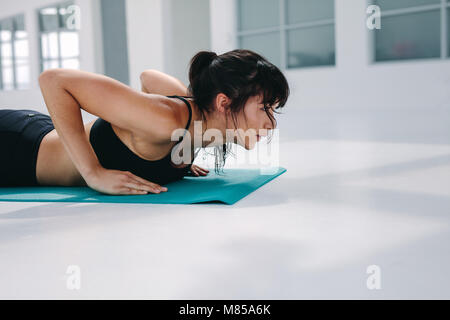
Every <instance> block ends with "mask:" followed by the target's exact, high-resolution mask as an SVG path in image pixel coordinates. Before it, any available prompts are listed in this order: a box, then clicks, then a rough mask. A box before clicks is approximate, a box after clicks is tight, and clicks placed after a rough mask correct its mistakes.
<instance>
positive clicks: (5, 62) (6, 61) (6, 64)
mask: <svg viewBox="0 0 450 320" xmlns="http://www.w3.org/2000/svg"><path fill="white" fill-rule="evenodd" d="M2 67H12V59H11V58H9V59H4V58H3V59H2Z"/></svg>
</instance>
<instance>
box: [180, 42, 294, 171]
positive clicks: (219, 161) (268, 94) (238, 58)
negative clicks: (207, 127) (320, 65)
mask: <svg viewBox="0 0 450 320" xmlns="http://www.w3.org/2000/svg"><path fill="white" fill-rule="evenodd" d="M188 92H189V94H190V95H191V96H192V97H193V98H194V101H195V103H196V104H197V106H198V108H199V110H200V111H201V113H202V118H203V120H204V121H205V120H206V117H205V113H206V114H208V113H211V112H213V111H214V100H215V97H216V96H217V94H219V93H223V94H225V95H226V96H227V97H228V98H230V100H231V103H230V105H229V109H230V111H231V116H232V118H233V122H234V124H235V126H236V115H237V114H238V113H239V112H240V111H242V110H243V108H244V106H245V104H246V102H247V100H248V99H249V98H250V97H252V96H257V95H259V94H262V96H263V101H262V103H263V104H264V105H265V106H266V107H268V108H267V109H266V113H267V116H268V117H269V119H270V121H271V122H272V125H273V127H274V128H275V127H276V121H275V118H274V117H273V116H272V114H271V113H270V112H269V111H268V110H269V107H270V106H273V105H275V104H277V106H276V107H275V109H280V108H282V107H284V105H285V104H286V102H287V99H288V97H289V94H290V89H289V85H288V82H287V80H286V78H285V77H284V75H283V73H282V72H281V71H280V70H279V69H278V68H277V67H276V66H275V65H273V64H272V63H270V62H269V61H268V60H267V59H266V58H264V57H263V56H261V55H259V54H258V53H256V52H254V51H251V50H245V49H236V50H232V51H229V52H226V53H224V54H221V55H217V54H216V53H215V52H212V51H200V52H198V53H197V54H196V55H195V56H194V57H192V59H191V61H190V68H189V86H188ZM269 140H270V139H269ZM231 145H232V142H226V143H225V144H223V145H222V146H217V147H215V148H214V155H215V159H216V161H215V171H216V172H217V173H218V172H219V168H222V167H223V166H224V165H225V159H226V157H227V155H228V153H229V152H230V150H231Z"/></svg>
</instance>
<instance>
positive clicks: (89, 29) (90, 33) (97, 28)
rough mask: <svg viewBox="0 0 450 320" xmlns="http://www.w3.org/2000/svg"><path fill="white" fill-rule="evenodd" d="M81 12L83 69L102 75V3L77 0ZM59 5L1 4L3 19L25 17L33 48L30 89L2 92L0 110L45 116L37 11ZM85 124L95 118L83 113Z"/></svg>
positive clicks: (42, 1)
mask: <svg viewBox="0 0 450 320" xmlns="http://www.w3.org/2000/svg"><path fill="white" fill-rule="evenodd" d="M74 2H75V4H77V5H78V6H80V9H81V29H80V31H79V35H80V68H81V69H82V70H86V71H90V72H98V73H102V72H103V57H102V54H103V53H102V41H101V24H100V3H99V1H98V0H75V1H74ZM55 3H59V2H58V1H57V0H56V1H55V0H14V1H1V4H0V19H2V18H7V17H10V16H13V15H16V14H22V13H23V14H25V27H26V29H27V31H28V39H29V47H30V67H31V70H30V72H31V75H30V79H31V83H30V89H27V90H14V91H2V90H0V108H6V107H7V108H11V109H24V108H26V107H27V108H31V109H34V110H38V111H40V112H43V113H46V114H48V112H47V108H46V107H45V103H44V100H43V98H42V95H41V92H40V89H39V84H38V81H37V79H38V77H39V73H40V66H39V40H38V39H39V26H38V18H37V12H36V10H37V9H39V8H41V7H45V6H47V5H52V4H55ZM83 118H84V120H85V121H88V120H90V119H92V118H93V117H92V116H91V115H89V114H88V113H86V112H84V110H83Z"/></svg>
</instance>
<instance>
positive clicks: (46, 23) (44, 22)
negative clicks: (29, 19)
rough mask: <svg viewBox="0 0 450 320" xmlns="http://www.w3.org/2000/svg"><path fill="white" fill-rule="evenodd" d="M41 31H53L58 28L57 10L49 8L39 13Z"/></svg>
mask: <svg viewBox="0 0 450 320" xmlns="http://www.w3.org/2000/svg"><path fill="white" fill-rule="evenodd" d="M39 22H40V28H41V31H55V30H57V29H58V28H59V21H58V9H57V8H56V7H49V8H45V9H42V10H40V11H39Z"/></svg>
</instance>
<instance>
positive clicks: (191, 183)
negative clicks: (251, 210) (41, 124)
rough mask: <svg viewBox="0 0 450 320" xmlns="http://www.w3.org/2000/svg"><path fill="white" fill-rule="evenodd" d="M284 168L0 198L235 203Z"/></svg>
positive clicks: (10, 193) (14, 192) (14, 191)
mask: <svg viewBox="0 0 450 320" xmlns="http://www.w3.org/2000/svg"><path fill="white" fill-rule="evenodd" d="M264 170H268V169H264ZM284 172H286V169H285V168H282V167H278V168H271V169H270V171H261V170H259V169H224V171H223V172H222V173H221V174H220V175H218V174H216V173H215V172H214V170H210V172H209V174H208V175H207V176H201V177H191V176H186V177H184V178H183V179H181V180H179V181H175V182H172V183H169V184H166V185H165V186H166V187H167V189H168V191H167V192H163V193H159V194H153V193H150V194H145V195H107V194H103V193H100V192H97V191H95V190H93V189H91V188H88V187H14V188H0V201H14V202H108V203H168V204H190V203H202V202H221V203H224V204H230V205H231V204H234V203H235V202H237V201H239V200H240V199H242V198H244V197H245V196H247V195H248V194H250V193H251V192H253V191H255V190H256V189H258V188H259V187H261V186H263V185H264V184H266V183H268V182H269V181H271V180H273V179H275V178H276V177H278V176H279V175H281V174H283V173H284Z"/></svg>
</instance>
